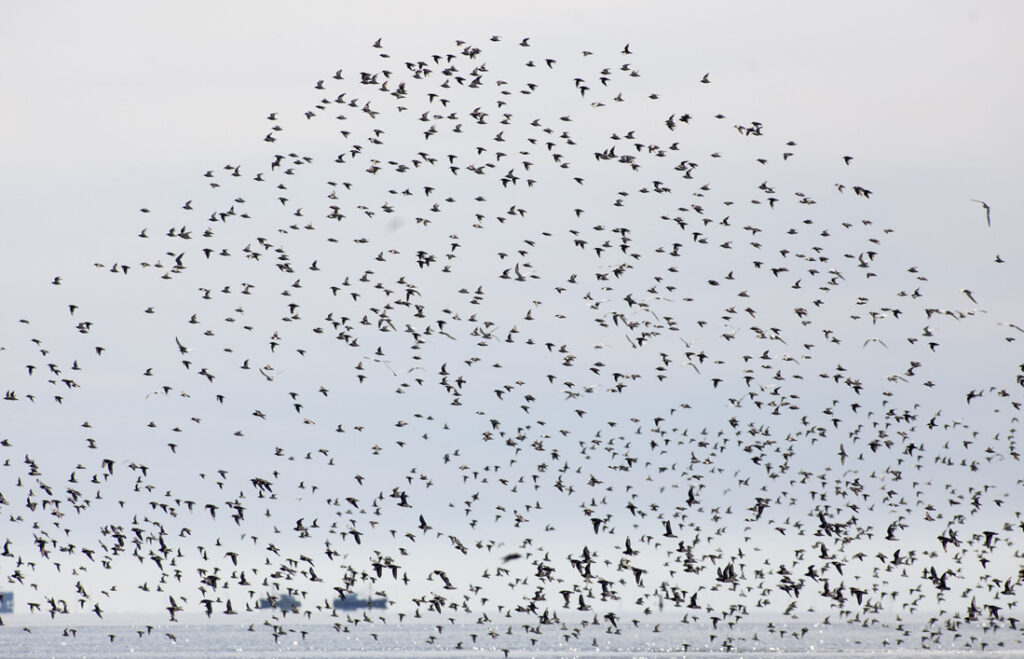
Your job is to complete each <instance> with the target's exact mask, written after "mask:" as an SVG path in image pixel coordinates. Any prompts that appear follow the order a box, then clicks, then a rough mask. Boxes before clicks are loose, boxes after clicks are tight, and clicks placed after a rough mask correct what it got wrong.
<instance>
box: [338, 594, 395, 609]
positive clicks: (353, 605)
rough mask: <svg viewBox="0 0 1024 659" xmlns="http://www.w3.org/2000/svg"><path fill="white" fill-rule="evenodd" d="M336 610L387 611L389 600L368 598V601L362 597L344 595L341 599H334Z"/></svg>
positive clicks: (385, 598)
mask: <svg viewBox="0 0 1024 659" xmlns="http://www.w3.org/2000/svg"><path fill="white" fill-rule="evenodd" d="M334 608H336V609H341V610H342V611H352V610H355V609H386V608H388V598H387V597H378V598H372V597H367V598H366V599H363V598H362V597H358V596H356V595H352V594H348V595H342V596H341V597H336V598H334Z"/></svg>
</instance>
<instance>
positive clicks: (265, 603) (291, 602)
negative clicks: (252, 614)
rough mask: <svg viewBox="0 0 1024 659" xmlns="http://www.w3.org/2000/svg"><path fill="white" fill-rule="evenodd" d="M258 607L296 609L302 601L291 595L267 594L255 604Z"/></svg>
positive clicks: (284, 609) (283, 609)
mask: <svg viewBox="0 0 1024 659" xmlns="http://www.w3.org/2000/svg"><path fill="white" fill-rule="evenodd" d="M256 606H257V608H260V609H274V608H277V609H280V610H282V611H298V610H299V608H300V607H301V606H302V602H301V601H300V600H298V599H296V598H295V597H292V596H291V595H288V594H284V595H267V596H266V597H264V598H262V599H260V601H259V602H258V603H257V604H256Z"/></svg>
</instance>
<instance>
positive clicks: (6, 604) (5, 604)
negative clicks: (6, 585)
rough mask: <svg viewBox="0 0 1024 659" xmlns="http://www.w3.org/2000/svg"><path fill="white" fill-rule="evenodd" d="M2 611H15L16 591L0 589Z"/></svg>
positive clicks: (0, 611) (0, 610) (0, 607)
mask: <svg viewBox="0 0 1024 659" xmlns="http://www.w3.org/2000/svg"><path fill="white" fill-rule="evenodd" d="M0 613H14V593H12V592H9V591H0Z"/></svg>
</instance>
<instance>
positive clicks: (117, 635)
mask: <svg viewBox="0 0 1024 659" xmlns="http://www.w3.org/2000/svg"><path fill="white" fill-rule="evenodd" d="M40 622H42V621H41V620H39V619H36V618H31V617H25V616H17V617H7V616H5V618H4V626H2V627H0V657H32V658H44V657H62V658H64V657H133V658H149V657H152V658H154V659H155V658H166V659H170V658H177V657H211V658H213V657H245V658H271V657H311V658H312V657H324V658H326V657H338V658H355V657H373V658H381V657H397V658H401V659H419V658H423V659H439V658H441V657H506V656H507V657H517V658H518V657H545V658H556V657H595V658H596V657H665V656H673V657H707V656H716V657H718V656H730V657H750V658H756V657H792V658H794V659H796V658H803V657H822V656H837V657H838V656H849V657H856V658H857V659H871V658H876V657H927V658H929V659H935V658H939V657H958V658H963V657H975V656H977V657H986V658H990V657H1020V658H1024V635H1022V633H1021V632H1020V631H1017V630H1013V629H1010V628H1008V627H1004V628H1001V629H997V630H992V629H989V630H984V631H983V630H982V628H981V626H980V625H979V626H976V627H975V626H971V625H966V624H965V625H961V626H960V627H959V628H958V629H957V630H956V631H955V632H953V631H945V632H944V633H943V634H942V635H941V636H939V637H933V638H932V639H931V640H929V642H928V643H927V644H926V645H923V644H922V639H921V635H920V633H919V632H916V633H915V632H910V633H905V632H903V631H900V630H897V629H895V628H893V627H889V628H882V627H872V626H869V627H862V626H859V625H853V624H829V625H821V624H819V625H813V624H810V625H803V624H801V623H799V622H794V621H789V622H786V623H775V624H772V625H768V624H764V623H738V624H736V625H735V626H734V627H733V628H731V629H721V630H712V629H711V628H710V627H708V626H705V625H689V624H683V623H671V622H666V623H660V624H658V625H655V624H651V623H643V622H641V623H639V624H638V625H635V626H634V625H633V624H632V623H627V624H624V625H623V624H621V622H620V633H616V634H608V633H606V629H605V627H603V626H602V627H601V628H597V629H594V630H593V631H592V632H588V631H587V630H586V629H584V630H582V633H579V635H578V636H572V635H571V634H569V635H568V638H566V635H567V632H566V631H564V630H563V631H560V630H559V629H558V628H557V627H553V626H549V627H547V628H545V629H544V630H543V633H541V634H536V633H531V632H528V631H527V630H526V629H525V628H523V626H522V625H519V626H517V625H516V624H514V623H512V624H509V623H506V624H502V625H498V624H485V625H480V624H454V625H452V624H449V625H445V626H442V627H441V629H440V630H439V629H438V627H437V626H436V625H431V624H427V623H421V622H419V621H416V622H404V623H399V624H389V625H374V626H373V627H365V628H362V627H363V626H359V627H360V628H358V629H352V628H346V627H343V626H335V625H331V624H302V623H301V622H300V621H299V620H298V619H296V620H295V624H291V621H290V620H287V619H286V620H283V621H278V622H276V623H275V625H276V632H277V633H276V634H275V633H274V631H275V629H274V626H271V625H264V624H263V623H262V622H253V623H249V622H248V621H241V622H240V623H238V624H235V623H202V622H195V623H167V622H166V619H165V622H163V623H158V624H152V622H157V621H156V620H153V621H152V622H144V623H142V624H138V623H136V624H131V623H126V622H111V623H109V624H107V623H105V622H99V621H97V622H83V624H71V625H67V624H62V623H60V622H59V621H53V622H51V621H48V620H47V621H46V622H45V623H43V624H38V623H40ZM32 623H35V624H32ZM805 629H806V631H804V630H805ZM906 629H908V630H912V629H915V627H914V626H911V625H907V627H906ZM917 629H919V627H918V628H917ZM509 632H511V633H509ZM780 632H781V633H780ZM710 634H714V635H715V639H714V640H713V641H711V640H709V636H710ZM474 635H475V637H474ZM474 639H475V640H474ZM730 639H732V640H730Z"/></svg>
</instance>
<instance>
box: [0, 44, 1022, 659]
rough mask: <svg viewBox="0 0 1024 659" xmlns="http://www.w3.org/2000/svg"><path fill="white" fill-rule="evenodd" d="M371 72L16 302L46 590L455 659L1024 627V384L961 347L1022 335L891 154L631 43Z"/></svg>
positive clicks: (21, 505) (29, 556)
mask: <svg viewBox="0 0 1024 659" xmlns="http://www.w3.org/2000/svg"><path fill="white" fill-rule="evenodd" d="M370 53H371V54H372V56H373V64H372V65H371V66H367V67H366V69H367V70H365V71H360V70H353V69H349V68H344V69H341V70H338V71H337V72H336V73H335V74H334V75H333V76H331V77H328V78H325V79H324V80H320V81H317V82H316V84H315V85H314V88H315V89H314V91H313V94H314V99H315V100H314V101H313V102H312V103H311V104H310V105H309V106H308V107H307V108H305V109H304V110H303V111H302V112H301V113H299V114H297V115H295V116H289V117H287V118H286V115H285V113H280V114H281V116H280V117H279V116H278V113H273V114H270V115H269V116H268V117H267V125H268V128H267V132H266V135H265V137H263V141H262V143H260V144H259V147H260V149H261V151H260V154H259V155H258V156H254V157H252V158H251V160H252V161H253V163H254V164H247V163H246V162H244V161H234V162H230V163H225V164H222V165H218V166H216V167H214V168H212V169H210V170H208V171H206V172H205V174H203V176H202V183H201V185H198V186H197V187H196V189H195V190H193V191H192V192H191V193H190V194H188V195H181V198H180V199H179V200H178V201H177V202H176V203H173V204H162V205H161V207H159V208H158V207H156V206H154V207H153V208H143V209H141V214H140V218H141V224H142V226H141V227H140V230H139V231H138V235H137V237H136V238H133V242H132V246H131V247H130V248H129V249H130V251H129V252H128V253H122V254H118V255H117V256H114V257H111V258H104V257H100V258H101V259H102V262H97V263H96V264H95V266H96V267H95V269H88V270H86V271H85V272H78V273H76V272H62V273H59V274H58V275H56V276H55V277H54V278H53V280H52V282H51V284H52V285H48V287H47V288H48V289H49V291H48V292H47V296H41V297H40V300H42V299H46V300H50V299H54V300H56V301H57V302H56V303H55V304H53V305H51V306H50V307H46V308H45V309H42V308H41V307H40V308H39V309H37V311H38V315H39V316H40V317H41V318H42V319H41V320H39V319H37V318H35V317H28V318H11V317H10V316H8V318H7V319H5V321H4V330H3V344H2V350H0V360H2V363H3V370H2V373H3V377H4V380H5V384H4V385H3V386H0V389H3V390H5V396H4V400H3V401H2V405H3V408H2V409H3V412H2V416H3V417H4V418H6V419H8V420H10V422H11V425H10V426H8V428H7V429H6V430H4V429H2V428H0V431H2V432H3V433H4V435H3V437H2V438H0V439H2V441H0V460H2V461H3V462H2V466H0V513H2V515H3V518H4V526H3V534H4V535H5V536H6V538H5V540H4V542H3V544H2V552H0V575H2V576H3V578H4V579H5V580H6V581H7V583H8V584H9V585H10V587H11V588H12V589H14V590H15V591H16V592H17V593H18V602H19V603H22V604H24V605H25V606H28V607H29V608H30V610H32V611H35V612H37V614H38V615H41V616H45V617H46V618H57V617H60V616H65V615H68V614H72V613H82V612H85V613H89V614H90V615H95V616H96V617H98V618H102V617H103V615H104V613H105V612H106V611H107V610H116V609H118V608H119V607H121V608H124V607H125V606H130V607H131V608H137V609H139V610H145V609H146V607H150V608H151V609H154V610H165V611H166V612H167V614H168V618H169V619H170V620H171V621H174V620H176V619H177V617H178V615H179V614H180V613H182V612H198V613H204V614H206V615H207V616H210V617H212V618H218V619H219V618H222V617H223V616H230V615H234V614H238V613H246V612H247V611H253V610H255V609H256V607H257V602H258V601H259V600H260V599H261V598H263V597H266V596H268V595H270V596H280V595H283V594H288V595H289V596H291V597H294V598H296V599H297V600H300V601H301V602H302V605H301V607H299V606H296V607H295V609H294V610H292V611H287V610H283V611H282V610H279V609H277V608H273V609H266V610H263V614H264V620H263V622H262V624H256V623H254V624H253V625H252V627H251V628H252V629H255V630H259V629H264V628H265V629H267V630H269V631H270V633H272V634H273V635H274V637H275V638H280V637H282V636H285V635H288V634H289V633H291V632H293V631H295V626H294V624H293V623H294V621H295V620H298V621H300V622H318V621H319V622H326V623H330V624H331V625H333V629H334V630H336V631H338V632H348V633H354V634H358V633H364V635H365V637H366V638H375V637H376V634H375V632H374V629H375V627H374V626H375V625H380V624H392V623H396V622H400V621H403V620H414V619H420V620H422V621H424V622H429V623H431V624H432V625H433V627H432V629H433V632H432V633H431V634H429V636H428V637H426V638H425V639H424V642H425V643H426V644H432V645H435V646H437V647H441V646H443V647H449V648H470V647H476V646H479V645H480V644H481V643H483V642H484V641H485V640H490V641H491V642H493V643H494V644H495V645H496V646H498V647H500V646H501V645H502V643H503V641H502V640H501V639H502V638H505V637H507V636H508V635H523V636H525V637H527V638H529V639H530V640H531V641H533V642H536V641H537V639H539V638H541V637H543V636H545V635H555V636H559V637H564V640H565V641H566V642H568V643H578V644H579V645H580V646H581V647H586V646H588V645H590V644H595V645H596V644H598V639H599V637H604V636H606V635H615V634H618V633H620V632H621V630H622V629H623V628H629V627H633V626H639V625H641V624H645V625H646V624H648V623H657V622H659V621H673V622H683V623H690V624H692V625H693V626H694V628H703V627H700V626H701V625H705V626H706V630H707V634H708V647H711V648H715V649H735V648H743V647H753V646H756V645H757V643H768V642H771V639H765V638H759V637H758V636H757V635H756V634H755V635H754V636H753V637H752V638H748V637H746V636H744V633H745V632H744V631H743V630H744V629H745V627H743V625H741V624H739V623H742V622H744V621H746V620H748V619H757V616H758V615H760V614H762V613H766V612H767V613H774V614H775V615H777V616H782V617H784V619H790V618H792V619H795V620H799V621H811V622H826V623H831V624H840V623H842V624H856V625H861V626H864V627H878V628H886V629H889V630H890V631H891V632H892V643H893V644H903V643H910V644H918V645H922V646H924V647H933V646H937V645H943V644H946V645H955V646H964V647H971V648H983V647H986V646H987V645H988V644H989V640H990V638H993V637H992V635H991V633H992V632H994V631H998V630H1008V629H1011V630H1012V629H1016V628H1017V624H1018V620H1017V618H1016V615H1018V614H1017V612H1018V611H1019V603H1018V600H1017V599H1016V597H1017V594H1016V588H1017V587H1018V586H1019V585H1020V584H1021V581H1022V579H1024V562H1022V560H1021V553H1020V549H1019V547H1020V544H1021V539H1022V538H1024V519H1022V518H1021V510H1022V507H1021V505H1020V504H1021V502H1022V499H1021V485H1022V481H1021V480H1020V478H1019V476H1018V474H1019V462H1020V451H1019V447H1018V446H1017V445H1016V429H1017V425H1018V418H1017V416H1016V415H1017V414H1018V411H1019V409H1020V405H1021V400H1022V397H1021V394H1022V389H1021V387H1022V386H1024V364H1018V363H1015V362H1014V361H1013V360H1005V361H1004V362H1003V363H1002V364H1001V365H1000V369H1001V370H1000V371H999V372H998V373H994V374H993V373H988V372H984V373H982V372H971V371H966V372H964V371H963V370H961V369H962V368H963V365H960V364H957V361H956V360H957V358H958V357H957V355H958V354H962V352H963V351H962V350H961V351H960V353H958V352H957V349H956V348H949V347H947V346H955V345H956V344H957V343H958V342H963V341H964V340H965V339H964V338H963V337H964V336H965V335H968V336H969V337H972V338H971V339H970V340H972V341H973V340H974V337H976V336H984V337H985V338H984V339H981V340H984V341H987V342H988V345H991V346H993V350H995V349H997V347H998V346H999V345H1006V346H1010V347H1011V348H1012V347H1013V345H1014V343H1013V342H1014V341H1015V340H1016V339H1017V338H1019V337H1018V336H1017V335H1018V334H1019V333H1020V332H1022V331H1024V330H1022V329H1021V328H1020V327H1019V326H1017V325H1016V324H1013V323H1012V322H1006V323H1001V324H999V325H996V323H995V322H993V321H992V319H990V318H988V316H987V315H986V314H985V312H984V310H983V309H979V308H978V305H979V300H981V301H983V299H982V295H983V292H982V291H970V290H963V291H961V292H958V293H957V294H956V295H957V298H956V300H957V301H956V302H954V303H952V304H948V303H947V304H943V303H941V302H936V301H935V300H938V299H944V298H943V297H942V296H943V294H942V292H940V291H935V290H933V289H932V288H931V285H930V282H929V280H928V273H927V272H925V271H924V269H923V268H919V267H916V266H915V265H914V264H913V263H912V262H911V261H909V260H908V254H907V253H905V252H902V251H900V250H894V249H888V251H887V248H888V247H889V244H890V240H891V236H890V234H892V233H893V229H891V228H887V227H883V226H881V224H880V223H876V222H875V221H873V220H872V219H870V218H871V213H872V205H873V204H874V203H876V202H873V201H870V198H871V197H872V195H873V190H872V188H878V189H879V192H880V193H881V188H879V185H880V184H876V183H874V182H870V181H868V182H864V181H862V180H859V179H858V178H857V177H858V168H857V162H856V161H855V160H854V159H853V158H852V157H851V156H848V155H847V156H842V155H837V156H836V157H835V159H834V162H832V163H829V164H824V165H823V164H821V163H820V162H806V163H805V162H804V160H805V159H806V158H805V156H803V155H802V154H801V147H800V146H799V145H798V143H797V142H795V141H793V140H787V139H779V138H778V137H777V136H774V135H773V134H772V132H771V130H770V129H769V127H768V126H766V125H764V124H763V123H761V122H759V121H752V120H736V119H734V118H732V117H730V116H729V115H727V114H723V113H720V112H717V111H715V110H713V109H708V108H712V107H713V105H714V98H713V89H714V87H715V85H714V80H713V77H712V76H711V75H709V74H702V72H697V71H695V72H694V73H693V75H692V78H691V81H690V82H692V84H689V85H685V83H686V81H685V80H684V81H683V82H684V86H685V92H676V91H675V90H673V94H678V93H685V94H686V95H687V97H688V99H689V100H686V101H680V100H679V98H678V97H677V96H672V97H671V98H666V97H664V94H665V92H663V91H660V90H658V89H655V88H652V87H651V86H650V84H649V83H651V82H655V81H649V80H648V79H647V78H646V77H645V76H644V75H643V73H642V70H641V66H640V65H639V64H638V63H637V62H636V56H635V55H634V53H633V51H632V50H631V48H630V47H629V46H626V47H625V48H622V49H621V50H620V49H615V50H614V52H604V53H602V52H589V51H583V52H582V53H577V54H574V55H572V56H571V57H570V56H567V55H558V56H550V55H546V54H545V53H544V52H543V51H542V50H541V49H540V48H539V47H537V46H536V45H535V44H533V43H531V40H530V39H528V38H527V39H522V40H518V39H517V40H508V39H502V38H500V37H498V36H494V37H491V38H490V39H489V40H485V41H484V43H483V44H481V45H474V44H472V43H467V42H462V41H459V42H455V44H454V45H453V46H452V47H451V48H450V49H446V50H444V51H442V52H439V53H437V54H432V55H430V56H427V57H424V58H422V59H418V58H413V59H409V60H406V59H405V58H402V57H392V56H391V53H389V52H388V51H387V49H385V48H384V46H383V44H382V43H381V41H380V40H378V41H377V42H376V43H374V44H373V45H372V49H371V51H370ZM673 84H676V83H673ZM670 104H671V105H670ZM798 181H803V182H802V183H799V182H798ZM804 186H809V187H804ZM979 203H982V205H983V206H984V210H985V212H986V217H985V220H986V221H987V223H988V224H989V225H991V218H990V216H989V215H988V213H989V211H990V209H989V207H988V205H987V204H985V203H984V202H979ZM976 224H978V225H980V222H976ZM897 228H898V227H897ZM117 249H120V247H119V246H114V247H112V248H111V250H112V251H116V250H117ZM996 260H997V262H998V263H1004V259H1003V258H1002V257H996ZM76 287H77V288H76ZM47 314H49V315H47ZM981 378H984V379H981ZM3 425H7V423H5V424H3ZM12 428H14V430H12ZM0 587H2V586H0ZM352 593H358V594H362V593H366V594H369V595H370V596H385V597H387V598H388V599H389V603H390V606H389V608H388V609H387V610H375V609H368V610H365V611H345V612H339V611H337V610H335V609H334V608H333V607H332V606H331V604H330V602H331V601H332V600H333V599H334V598H335V597H338V596H339V595H346V594H352ZM126 603H127V604H126ZM253 615H255V614H253ZM752 616H753V617H752ZM465 621H468V622H472V623H476V625H477V626H476V627H474V629H475V630H476V631H473V632H472V634H470V633H469V632H466V635H467V637H466V638H462V637H460V636H459V634H460V632H458V631H457V629H458V628H457V627H456V626H455V623H457V622H465ZM25 629H26V630H29V631H30V629H31V628H30V627H28V626H26V627H25ZM364 629H365V630H366V631H365V632H363V631H362V630H364ZM481 629H483V630H486V631H484V632H481V631H479V630H481ZM767 629H768V631H767V632H764V631H763V630H762V632H761V633H762V634H765V633H767V634H779V635H794V636H799V635H802V634H806V631H807V627H804V628H803V630H802V632H799V631H797V632H794V631H793V630H792V628H787V627H784V626H778V627H776V626H774V625H769V626H768V628H767ZM68 631H70V632H71V633H73V631H74V628H73V627H68V629H67V630H66V633H67V632H68ZM152 631H153V628H152V627H149V628H143V629H140V630H139V633H140V634H143V633H152ZM658 631H659V627H658V625H657V624H654V626H653V628H652V633H655V632H658ZM165 633H166V634H167V636H168V638H169V641H171V640H173V639H174V632H173V630H171V631H166V632H165ZM296 633H297V632H296ZM303 633H304V632H303ZM484 634H486V635H488V636H489V638H487V637H486V636H483V635H484ZM478 637H480V638H478ZM1000 638H1001V639H1002V638H1003V637H1000ZM1017 638H1018V639H1019V637H1017ZM111 640H112V641H114V640H115V639H114V638H113V637H112V638H111ZM1003 642H1005V640H1000V641H999V643H1003ZM752 644H753V645H752Z"/></svg>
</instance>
